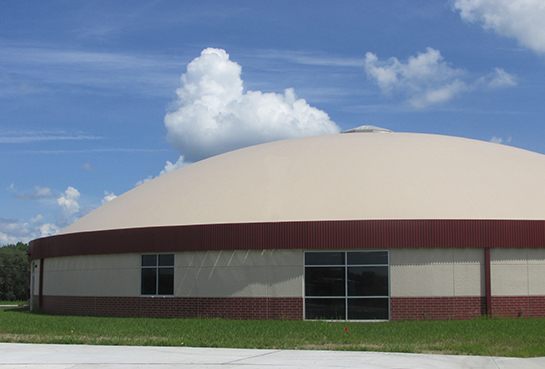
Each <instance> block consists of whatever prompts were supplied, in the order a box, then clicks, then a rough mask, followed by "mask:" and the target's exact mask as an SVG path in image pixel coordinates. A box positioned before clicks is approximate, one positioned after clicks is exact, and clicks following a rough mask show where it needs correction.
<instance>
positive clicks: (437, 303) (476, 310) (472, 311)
mask: <svg viewBox="0 0 545 369" xmlns="http://www.w3.org/2000/svg"><path fill="white" fill-rule="evenodd" d="M483 314H486V298H485V297H391V298H390V320H427V319H429V320H449V319H456V320H458V319H471V318H477V317H479V316H482V315H483Z"/></svg>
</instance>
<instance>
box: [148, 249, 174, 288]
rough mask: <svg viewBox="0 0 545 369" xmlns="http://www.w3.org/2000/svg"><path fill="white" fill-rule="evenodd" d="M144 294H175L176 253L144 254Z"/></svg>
mask: <svg viewBox="0 0 545 369" xmlns="http://www.w3.org/2000/svg"><path fill="white" fill-rule="evenodd" d="M141 273H142V277H141V284H140V294H142V295H160V296H165V295H174V254H154V255H142V258H141Z"/></svg>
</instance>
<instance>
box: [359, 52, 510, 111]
mask: <svg viewBox="0 0 545 369" xmlns="http://www.w3.org/2000/svg"><path fill="white" fill-rule="evenodd" d="M364 65H365V72H366V73H367V76H368V77H369V78H370V79H372V80H374V81H375V82H376V83H377V85H378V86H379V88H380V90H381V92H382V93H383V94H385V95H389V96H393V95H401V96H403V97H405V98H406V100H407V101H408V102H409V103H410V104H411V105H412V106H413V107H415V108H418V109H421V108H425V107H428V106H430V105H434V104H441V103H445V102H447V101H450V100H452V99H454V98H455V97H456V96H457V95H459V94H461V93H463V92H466V91H471V90H474V89H476V88H479V87H480V86H482V85H483V84H486V85H487V86H488V87H489V88H499V87H506V86H514V85H516V77H515V76H512V75H510V74H509V73H507V72H505V70H503V69H501V68H495V70H494V72H492V73H491V74H490V75H488V76H485V77H481V78H479V79H477V80H475V81H468V77H467V73H466V71H464V70H463V69H460V68H453V67H451V66H450V65H449V64H448V63H447V62H446V61H445V60H444V58H443V56H442V55H441V53H440V52H439V50H435V49H433V48H430V47H428V48H427V49H426V52H424V53H417V54H416V56H411V57H409V58H408V60H407V62H406V63H403V62H401V61H399V60H398V59H397V58H395V57H392V58H389V59H388V60H385V61H380V60H379V59H378V57H377V55H375V54H373V53H371V52H368V53H367V54H366V55H365V64H364Z"/></svg>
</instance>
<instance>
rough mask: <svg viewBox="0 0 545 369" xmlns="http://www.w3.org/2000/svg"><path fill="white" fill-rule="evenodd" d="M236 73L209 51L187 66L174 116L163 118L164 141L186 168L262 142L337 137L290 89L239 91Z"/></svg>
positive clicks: (329, 124)
mask: <svg viewBox="0 0 545 369" xmlns="http://www.w3.org/2000/svg"><path fill="white" fill-rule="evenodd" d="M241 71H242V68H241V66H240V65H239V64H237V63H236V62H233V61H231V60H229V54H227V53H226V52H225V50H221V49H213V48H208V49H205V50H203V51H202V53H201V56H199V57H197V58H196V59H194V60H193V61H192V62H191V63H189V65H188V66H187V72H186V73H185V74H183V75H182V77H181V84H182V85H181V87H180V88H178V89H177V90H176V94H177V99H176V101H175V102H174V103H173V107H174V109H175V110H174V111H172V112H169V113H168V114H167V115H166V116H165V126H166V128H167V131H168V133H167V141H168V142H169V143H170V144H171V145H172V146H174V147H175V148H176V149H177V150H178V151H179V152H180V153H181V154H182V155H183V156H184V158H185V160H186V162H195V161H197V160H201V159H204V158H206V157H209V156H213V155H216V154H220V153H223V152H227V151H230V150H234V149H238V148H241V147H245V146H250V145H255V144H259V143H263V142H269V141H274V140H280V139H285V138H290V137H300V136H310V135H319V134H328V133H337V132H339V131H340V128H339V127H338V126H337V125H336V124H335V123H334V122H333V121H331V119H330V118H329V116H328V115H327V114H326V113H325V112H323V111H322V110H319V109H317V108H315V107H312V106H310V105H309V104H308V103H307V102H306V101H305V100H304V99H299V98H298V97H297V96H296V95H295V92H294V90H293V89H289V88H288V89H286V90H285V91H284V93H283V94H277V93H264V92H261V91H244V86H243V81H242V79H241V76H240V75H241Z"/></svg>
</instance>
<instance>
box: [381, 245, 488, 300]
mask: <svg viewBox="0 0 545 369" xmlns="http://www.w3.org/2000/svg"><path fill="white" fill-rule="evenodd" d="M483 265H484V251H483V249H447V248H437V249H429V248H418V249H414V248H406V249H391V250H390V286H391V291H390V295H391V296H392V297H448V296H483V295H484V267H483Z"/></svg>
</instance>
